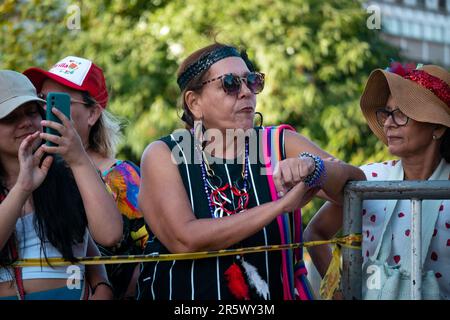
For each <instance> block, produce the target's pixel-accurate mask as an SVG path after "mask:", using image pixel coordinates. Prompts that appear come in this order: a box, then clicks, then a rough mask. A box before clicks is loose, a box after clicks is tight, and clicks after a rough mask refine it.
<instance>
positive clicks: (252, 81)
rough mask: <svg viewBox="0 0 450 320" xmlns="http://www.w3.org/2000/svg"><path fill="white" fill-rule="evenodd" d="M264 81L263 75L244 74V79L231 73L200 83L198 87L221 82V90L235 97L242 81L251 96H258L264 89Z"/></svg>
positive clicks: (255, 73) (257, 73) (239, 90)
mask: <svg viewBox="0 0 450 320" xmlns="http://www.w3.org/2000/svg"><path fill="white" fill-rule="evenodd" d="M264 79H265V75H264V73H260V72H250V73H248V74H246V75H245V77H241V76H238V75H235V74H232V73H227V74H223V75H221V76H218V77H216V78H213V79H210V80H206V81H204V82H202V84H201V85H200V87H202V86H204V85H205V84H208V83H210V82H213V81H216V80H222V88H223V90H224V91H225V92H226V93H227V94H230V95H235V94H238V93H239V92H241V87H242V81H244V82H245V84H246V85H247V87H248V88H249V89H250V91H251V92H252V93H253V94H258V93H260V92H261V91H262V90H263V89H264Z"/></svg>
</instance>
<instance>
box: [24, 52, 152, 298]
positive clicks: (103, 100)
mask: <svg viewBox="0 0 450 320" xmlns="http://www.w3.org/2000/svg"><path fill="white" fill-rule="evenodd" d="M24 74H25V75H26V76H27V77H28V78H29V79H30V80H31V82H32V83H33V84H34V85H35V87H36V89H37V91H38V92H39V95H40V96H41V97H42V98H45V97H46V96H47V94H48V93H49V92H64V93H67V94H69V95H70V99H71V102H72V104H71V106H72V108H71V116H72V120H73V123H74V127H75V129H76V131H77V132H78V134H79V135H80V138H81V142H82V144H83V146H84V148H85V150H86V152H87V154H88V155H89V157H90V158H91V160H92V162H93V163H94V164H95V166H96V167H97V169H98V170H99V171H100V172H101V173H102V177H103V179H104V181H105V183H106V184H107V185H108V187H109V188H110V190H111V191H112V194H113V196H114V199H115V200H116V204H117V207H118V208H119V211H120V212H121V213H122V221H123V230H122V239H121V241H120V242H119V243H117V244H114V245H109V246H105V245H103V244H102V243H98V244H99V249H100V252H101V253H102V255H104V256H112V255H134V254H142V253H143V250H144V248H145V245H146V243H147V240H148V238H149V232H148V230H147V227H146V224H145V221H144V217H143V215H142V213H141V212H140V211H139V209H138V206H137V195H138V191H139V186H140V173H139V169H138V168H137V166H136V165H134V164H133V163H132V162H130V161H122V160H119V159H116V145H117V144H118V142H119V140H120V124H119V121H117V119H115V118H114V117H113V116H112V114H111V113H109V112H108V111H107V110H106V109H107V104H108V91H107V89H106V81H105V77H104V75H103V71H102V69H101V68H100V67H98V66H97V65H96V64H94V63H93V62H92V61H90V60H87V59H84V58H80V57H74V56H68V57H66V58H64V59H62V60H60V61H58V62H57V63H56V64H55V65H54V66H53V67H51V68H50V70H49V71H46V70H43V69H39V68H29V69H28V70H26V71H25V72H24ZM106 270H107V272H108V276H109V279H110V281H111V283H112V285H113V288H114V296H115V298H117V299H124V298H127V299H128V298H132V299H134V292H135V287H136V282H137V278H138V275H139V270H138V267H137V265H136V264H130V263H126V264H109V265H107V266H106Z"/></svg>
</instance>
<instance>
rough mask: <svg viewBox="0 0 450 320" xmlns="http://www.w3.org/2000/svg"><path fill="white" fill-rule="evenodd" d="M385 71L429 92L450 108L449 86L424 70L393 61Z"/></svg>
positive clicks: (410, 64)
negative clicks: (412, 82)
mask: <svg viewBox="0 0 450 320" xmlns="http://www.w3.org/2000/svg"><path fill="white" fill-rule="evenodd" d="M386 70H387V71H389V72H392V73H395V74H398V75H399V76H401V77H403V78H404V79H407V80H411V81H414V82H415V83H417V84H419V85H421V86H422V87H424V88H426V89H428V90H430V91H431V92H433V93H434V95H435V96H436V97H438V98H439V99H440V100H442V101H443V102H444V103H445V104H446V105H447V106H448V107H449V108H450V86H449V85H448V84H447V83H446V82H445V81H443V80H441V79H439V78H438V77H435V76H432V75H431V74H429V73H427V72H425V71H424V70H420V69H417V68H416V67H415V66H414V64H412V63H407V64H405V65H402V64H401V63H400V62H396V61H393V62H391V66H390V67H389V68H387V69H386Z"/></svg>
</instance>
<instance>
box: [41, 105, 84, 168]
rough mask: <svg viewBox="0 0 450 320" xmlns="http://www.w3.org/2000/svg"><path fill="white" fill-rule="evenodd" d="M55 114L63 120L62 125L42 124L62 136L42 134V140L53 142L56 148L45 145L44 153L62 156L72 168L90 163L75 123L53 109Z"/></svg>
mask: <svg viewBox="0 0 450 320" xmlns="http://www.w3.org/2000/svg"><path fill="white" fill-rule="evenodd" d="M52 112H53V114H54V115H55V116H56V117H57V118H58V119H59V120H61V123H62V124H60V123H57V122H54V121H48V120H42V121H41V124H42V125H43V126H45V127H47V128H51V129H54V130H56V131H57V132H58V133H59V134H60V136H57V135H54V134H48V133H41V134H40V137H41V139H44V140H47V141H50V142H53V143H54V144H55V146H48V145H43V148H44V151H45V152H47V153H50V154H56V153H57V154H60V155H61V157H63V159H64V160H65V161H66V162H67V164H68V165H69V166H71V167H73V166H78V165H83V164H85V163H86V161H88V162H89V161H90V160H89V158H88V155H87V153H86V151H85V150H84V147H83V144H82V142H81V138H80V136H79V135H78V133H77V131H76V130H75V127H74V125H73V121H71V120H69V119H68V118H67V117H66V116H65V115H64V114H63V113H62V112H61V111H59V110H58V109H56V108H52Z"/></svg>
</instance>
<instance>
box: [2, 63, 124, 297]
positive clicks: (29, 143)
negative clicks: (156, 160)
mask: <svg viewBox="0 0 450 320" xmlns="http://www.w3.org/2000/svg"><path fill="white" fill-rule="evenodd" d="M44 102H45V101H44V100H42V99H39V98H38V97H37V95H36V91H35V88H34V87H33V85H32V83H31V82H30V81H29V80H28V79H27V78H26V77H25V76H24V75H22V74H20V73H17V72H14V71H10V70H2V71H0V135H1V137H2V139H0V299H10V300H11V299H12V300H15V299H20V300H22V299H25V300H29V299H39V300H46V299H80V298H87V297H88V296H89V290H88V289H89V286H87V282H89V284H90V285H91V286H92V287H94V288H95V289H96V290H95V293H94V294H93V295H92V296H91V298H94V299H95V298H97V299H107V298H111V297H112V293H111V290H110V289H109V288H108V286H106V285H100V284H107V281H108V279H107V277H106V274H105V272H104V270H105V269H104V267H103V266H89V267H86V268H85V267H84V266H81V265H77V266H73V267H72V268H67V267H51V266H50V267H47V266H45V265H44V266H40V267H23V268H21V267H17V266H15V265H14V264H13V263H14V262H15V261H17V260H18V259H25V258H41V259H43V260H46V259H47V258H53V257H56V258H61V257H62V258H64V259H66V260H69V261H71V262H74V264H75V263H76V261H77V259H76V257H84V256H90V255H97V254H98V250H97V248H96V247H95V244H94V242H93V241H92V239H91V234H92V237H93V238H94V240H95V241H97V242H99V243H102V244H104V245H112V244H114V243H117V242H118V241H119V240H120V237H121V232H120V231H121V227H122V225H121V220H120V214H119V212H118V210H117V207H116V206H115V203H114V201H113V199H112V197H111V196H110V194H109V193H108V192H107V190H106V188H105V186H104V185H103V183H102V180H101V178H100V177H99V175H98V174H97V172H96V169H95V167H94V166H93V165H92V163H91V161H90V159H89V157H88V155H87V154H86V152H85V150H84V148H83V145H82V143H81V140H80V137H79V135H78V134H77V132H76V131H75V129H74V127H73V125H72V122H71V121H70V120H69V119H67V118H66V117H65V116H64V115H63V114H62V113H61V112H59V111H58V110H56V109H55V110H54V111H53V112H54V114H55V115H56V116H57V117H58V118H59V119H60V120H61V122H62V124H58V123H56V122H52V121H45V120H43V109H42V108H41V106H40V105H41V104H43V103H44ZM43 126H46V127H51V128H53V129H55V130H57V131H58V132H59V133H60V136H56V135H49V134H46V133H43V132H42V128H43ZM43 140H48V141H51V142H54V143H56V144H57V146H52V147H50V146H47V145H45V144H43V143H42V141H43Z"/></svg>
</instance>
